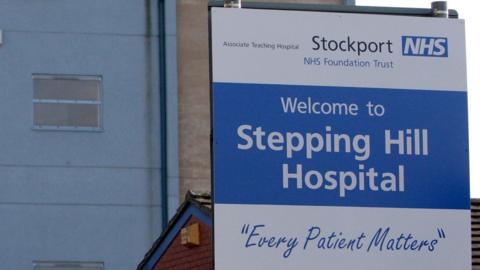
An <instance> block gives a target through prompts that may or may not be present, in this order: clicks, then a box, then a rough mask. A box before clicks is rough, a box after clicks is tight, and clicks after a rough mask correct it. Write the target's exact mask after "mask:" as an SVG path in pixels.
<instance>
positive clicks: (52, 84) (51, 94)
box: [33, 75, 102, 131]
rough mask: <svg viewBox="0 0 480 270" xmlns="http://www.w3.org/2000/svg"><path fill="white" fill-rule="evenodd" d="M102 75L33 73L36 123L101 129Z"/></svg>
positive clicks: (56, 127)
mask: <svg viewBox="0 0 480 270" xmlns="http://www.w3.org/2000/svg"><path fill="white" fill-rule="evenodd" d="M101 85H102V78H101V77H100V76H66V75H33V126H34V128H35V129H50V130H91V131H96V130H101V129H102V121H101V113H102V112H101V110H102V102H101Z"/></svg>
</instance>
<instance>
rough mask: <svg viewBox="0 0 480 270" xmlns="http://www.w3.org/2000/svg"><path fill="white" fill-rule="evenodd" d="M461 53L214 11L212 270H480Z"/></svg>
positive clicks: (369, 22) (440, 34)
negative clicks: (474, 248)
mask: <svg viewBox="0 0 480 270" xmlns="http://www.w3.org/2000/svg"><path fill="white" fill-rule="evenodd" d="M464 40H465V37H464V22H463V21H462V20H450V19H438V18H419V17H407V16H385V15H365V14H362V15H361V14H345V13H325V12H303V11H275V10H249V9H224V8H212V10H211V47H212V72H213V73H212V108H213V111H212V112H213V120H212V126H213V173H214V226H215V227H214V228H215V230H214V234H215V235H214V248H215V269H217V270H224V269H228V270H232V269H233V270H236V269H262V270H263V269H265V270H267V269H286V270H307V269H312V268H322V269H323V268H325V269H329V270H340V269H342V270H343V269H378V270H384V269H392V270H403V269H441V270H451V269H463V270H466V269H471V258H470V256H471V251H470V248H471V247H470V241H471V239H470V210H469V205H470V198H469V179H468V137H467V92H466V75H465V74H466V70H465V42H464Z"/></svg>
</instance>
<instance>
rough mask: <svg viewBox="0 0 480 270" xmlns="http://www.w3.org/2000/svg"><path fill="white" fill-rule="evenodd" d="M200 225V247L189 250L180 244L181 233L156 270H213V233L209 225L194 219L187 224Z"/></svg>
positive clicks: (161, 258) (156, 266) (158, 263)
mask: <svg viewBox="0 0 480 270" xmlns="http://www.w3.org/2000/svg"><path fill="white" fill-rule="evenodd" d="M193 223H198V224H199V225H200V246H198V247H192V248H187V247H184V246H182V245H181V244H180V232H179V233H178V234H177V235H176V236H175V239H174V240H173V242H172V243H171V244H170V246H169V247H168V249H167V251H165V253H164V254H163V256H162V257H160V260H159V261H158V262H157V264H156V265H155V268H154V270H212V269H213V262H212V232H211V229H210V227H209V226H208V225H206V224H205V223H203V222H201V221H200V220H199V219H197V218H195V217H192V218H190V220H189V221H188V222H187V225H185V226H188V225H190V224H193Z"/></svg>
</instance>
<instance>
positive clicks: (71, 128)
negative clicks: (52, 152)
mask: <svg viewBox="0 0 480 270" xmlns="http://www.w3.org/2000/svg"><path fill="white" fill-rule="evenodd" d="M35 79H49V80H56V79H64V80H88V81H98V91H99V93H98V95H99V100H97V101H94V100H73V99H35V98H32V101H33V106H35V104H48V103H50V104H89V105H98V123H99V125H98V127H82V126H53V125H36V124H35V123H34V120H33V119H34V117H35V115H34V114H35V111H34V110H33V108H32V113H33V116H32V117H33V118H32V122H33V127H32V129H34V130H50V131H52V130H53V131H94V132H95V131H96V132H102V131H103V77H102V76H97V75H63V74H55V75H53V74H33V75H32V84H33V82H34V80H35ZM32 92H33V95H35V89H34V86H33V85H32Z"/></svg>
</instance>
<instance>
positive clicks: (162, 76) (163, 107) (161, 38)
mask: <svg viewBox="0 0 480 270" xmlns="http://www.w3.org/2000/svg"><path fill="white" fill-rule="evenodd" d="M165 47H166V45H165V0H158V72H159V74H158V81H159V89H158V90H159V106H160V108H159V109H160V119H159V120H160V196H161V198H160V204H161V211H162V230H165V228H166V227H167V224H168V191H167V190H168V185H167V183H168V179H167V176H168V174H167V80H166V77H167V76H166V63H165V61H166V57H165V49H166V48H165Z"/></svg>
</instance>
